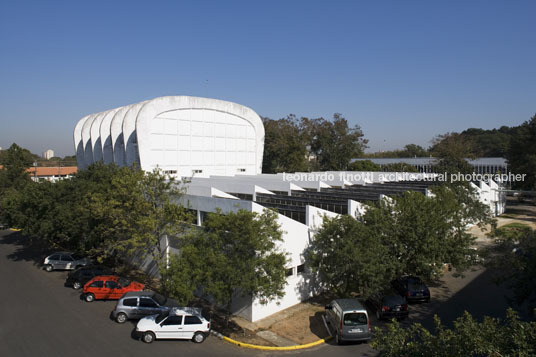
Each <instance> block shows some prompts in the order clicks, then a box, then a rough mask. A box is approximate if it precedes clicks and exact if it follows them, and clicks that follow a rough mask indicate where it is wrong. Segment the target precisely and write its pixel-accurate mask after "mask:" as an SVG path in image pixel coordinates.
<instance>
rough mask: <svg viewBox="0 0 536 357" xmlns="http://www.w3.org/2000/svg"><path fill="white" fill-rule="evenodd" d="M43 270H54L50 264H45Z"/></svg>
mask: <svg viewBox="0 0 536 357" xmlns="http://www.w3.org/2000/svg"><path fill="white" fill-rule="evenodd" d="M45 270H46V271H48V272H51V271H52V270H54V267H53V266H52V265H47V266H45Z"/></svg>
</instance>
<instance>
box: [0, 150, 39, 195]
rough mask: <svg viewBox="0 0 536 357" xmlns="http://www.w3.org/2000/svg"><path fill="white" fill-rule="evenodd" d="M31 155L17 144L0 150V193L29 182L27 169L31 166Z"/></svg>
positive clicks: (21, 186)
mask: <svg viewBox="0 0 536 357" xmlns="http://www.w3.org/2000/svg"><path fill="white" fill-rule="evenodd" d="M33 162H34V161H33V156H32V153H30V152H29V151H28V150H26V149H23V148H21V147H20V146H18V145H17V144H12V145H11V146H10V147H9V149H7V150H2V156H1V157H0V165H1V166H2V167H1V168H0V194H1V193H2V192H4V191H5V190H7V189H9V188H14V189H18V190H20V189H22V188H23V187H24V186H26V185H27V184H28V183H30V181H31V179H30V175H29V174H28V171H27V169H28V168H29V167H30V166H32V163H33Z"/></svg>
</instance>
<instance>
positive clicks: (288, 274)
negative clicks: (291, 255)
mask: <svg viewBox="0 0 536 357" xmlns="http://www.w3.org/2000/svg"><path fill="white" fill-rule="evenodd" d="M292 275H294V268H288V269H287V276H292Z"/></svg>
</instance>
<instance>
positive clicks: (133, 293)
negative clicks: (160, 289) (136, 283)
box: [123, 291, 156, 297]
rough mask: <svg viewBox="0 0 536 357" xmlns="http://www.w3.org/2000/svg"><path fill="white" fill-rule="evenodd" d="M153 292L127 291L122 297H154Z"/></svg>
mask: <svg viewBox="0 0 536 357" xmlns="http://www.w3.org/2000/svg"><path fill="white" fill-rule="evenodd" d="M155 294H156V293H155V292H154V291H129V292H127V293H125V295H123V297H140V296H151V297H152V296H154V295H155Z"/></svg>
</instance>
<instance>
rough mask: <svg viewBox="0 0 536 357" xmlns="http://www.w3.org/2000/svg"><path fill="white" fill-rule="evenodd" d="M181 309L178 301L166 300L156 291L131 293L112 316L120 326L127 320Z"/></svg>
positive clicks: (124, 298)
mask: <svg viewBox="0 0 536 357" xmlns="http://www.w3.org/2000/svg"><path fill="white" fill-rule="evenodd" d="M173 307H179V304H178V303H177V301H175V300H173V299H166V298H165V297H163V296H162V295H160V294H158V293H155V292H154V291H130V292H128V293H126V294H125V295H123V296H121V298H120V299H119V300H118V301H117V304H116V305H115V309H114V310H113V311H112V316H113V318H114V319H115V321H117V322H119V323H120V324H122V323H124V322H125V321H127V320H132V319H141V318H142V317H145V316H149V315H156V314H163V313H165V312H168V311H169V310H171V309H172V308H173Z"/></svg>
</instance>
